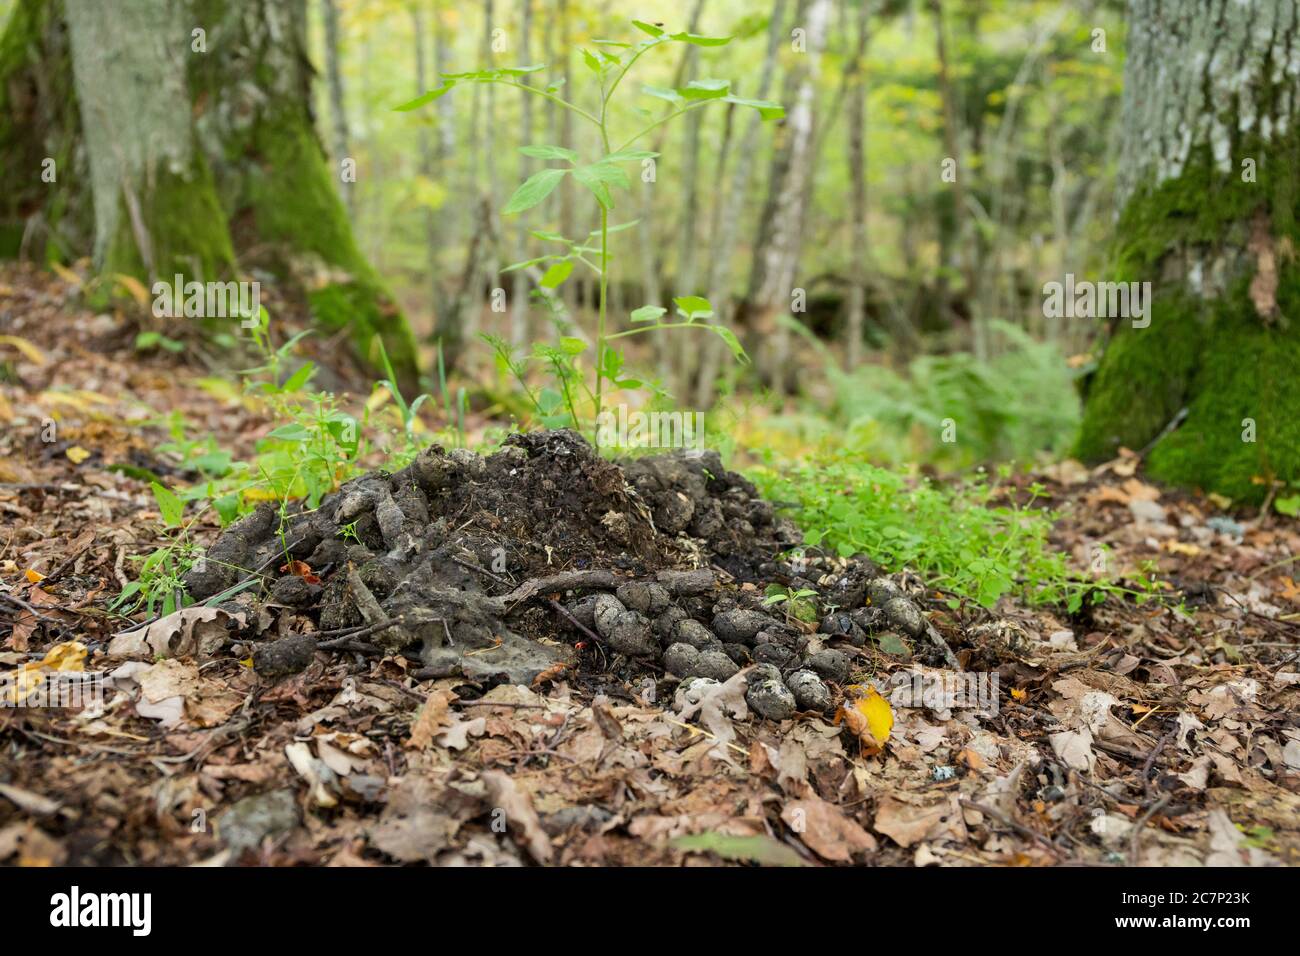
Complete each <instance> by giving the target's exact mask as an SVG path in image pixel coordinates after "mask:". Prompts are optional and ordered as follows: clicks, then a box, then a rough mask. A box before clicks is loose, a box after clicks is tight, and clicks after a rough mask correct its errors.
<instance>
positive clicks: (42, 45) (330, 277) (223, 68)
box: [0, 0, 417, 388]
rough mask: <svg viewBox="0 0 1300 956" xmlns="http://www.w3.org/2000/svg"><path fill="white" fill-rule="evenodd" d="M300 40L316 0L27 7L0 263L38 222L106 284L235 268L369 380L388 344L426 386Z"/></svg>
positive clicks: (21, 12) (11, 27) (10, 128)
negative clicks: (356, 208) (317, 329)
mask: <svg viewBox="0 0 1300 956" xmlns="http://www.w3.org/2000/svg"><path fill="white" fill-rule="evenodd" d="M305 29H306V8H305V4H304V3H303V0H284V2H276V0H191V2H176V0H131V2H129V3H121V4H116V3H105V2H103V0H19V3H18V4H17V6H16V8H15V11H14V14H13V16H12V18H11V20H10V23H9V24H8V27H7V29H6V31H5V34H4V38H3V40H0V106H3V107H5V108H4V109H2V110H0V156H2V157H3V162H4V164H5V168H4V169H3V170H2V172H3V173H4V174H5V181H6V184H8V183H10V182H13V183H16V184H18V187H19V188H17V189H15V190H14V191H13V192H12V193H8V194H6V196H5V197H4V199H3V201H0V254H3V253H9V254H17V253H18V252H19V251H20V250H19V246H20V245H21V244H22V237H23V235H24V233H26V234H28V236H29V237H30V233H31V232H32V231H33V230H32V228H31V217H32V216H33V215H34V214H35V215H39V216H40V217H41V220H42V223H43V225H44V226H45V228H44V229H43V230H42V231H43V232H44V233H47V234H49V235H51V236H55V237H57V238H58V239H59V242H58V243H57V250H56V253H51V252H49V251H47V253H46V257H47V258H54V257H55V256H56V254H57V257H61V258H71V257H73V256H75V255H84V254H88V253H93V254H94V256H95V262H96V265H97V267H98V268H99V270H100V271H101V272H103V273H114V272H120V273H126V274H130V275H134V276H137V277H139V278H142V279H147V280H150V281H152V280H154V279H163V280H170V279H171V277H172V276H173V275H174V274H176V273H180V274H181V275H183V276H184V277H185V279H186V280H187V281H188V280H191V279H193V280H198V281H214V280H219V279H226V278H230V277H231V276H232V275H233V274H234V273H235V272H236V268H237V265H236V261H237V258H238V266H240V267H243V268H244V269H249V268H252V267H255V266H260V267H263V268H267V269H269V270H270V271H272V272H274V273H275V274H277V275H280V276H282V277H284V278H286V279H288V280H291V282H292V283H293V284H295V285H296V286H298V287H300V288H301V289H302V291H303V292H304V294H305V297H306V299H307V301H308V303H309V304H310V306H311V309H312V312H313V316H314V318H315V320H316V322H317V323H318V324H319V325H321V326H323V327H324V328H325V329H327V330H331V331H334V330H339V331H341V330H346V334H347V335H348V337H349V338H350V339H351V341H352V343H353V345H354V347H355V349H356V351H357V353H358V354H359V355H360V356H361V357H362V358H363V359H364V360H366V361H367V362H368V363H369V364H370V365H371V366H372V367H374V368H379V367H380V363H379V359H378V347H377V345H376V343H377V342H378V341H382V342H383V343H384V345H385V347H386V349H387V352H388V355H389V358H390V359H391V361H392V363H393V366H394V368H395V370H396V372H397V374H398V377H399V380H400V382H401V384H402V386H403V387H404V388H411V387H413V386H414V385H415V383H416V380H417V363H416V350H415V342H414V338H413V337H412V335H411V332H410V329H409V327H408V325H407V323H406V319H405V318H404V316H403V315H402V313H401V311H400V309H398V307H397V306H396V304H395V303H394V301H393V300H392V297H391V296H390V295H389V294H388V292H387V290H386V289H385V288H384V286H383V283H382V282H381V280H380V279H379V277H378V275H377V274H376V273H375V271H374V269H373V268H372V267H371V266H370V264H369V263H368V262H367V261H366V259H365V257H364V256H363V255H362V254H361V252H360V250H359V249H358V248H357V246H356V242H355V240H354V238H353V235H352V229H351V226H350V224H349V222H348V218H347V214H346V210H345V209H344V206H343V203H342V202H341V201H340V198H339V191H338V188H337V187H338V183H339V182H340V177H339V174H338V172H337V171H335V170H332V169H331V167H330V164H329V163H328V161H327V159H326V157H325V153H324V150H323V149H322V148H321V144H320V141H319V140H318V139H317V137H316V132H315V128H314V124H313V118H312V115H311V107H310V104H311V66H310V63H309V61H308V59H307V55H306V43H305ZM74 79H75V83H74V82H73V80H74ZM46 156H53V157H55V159H56V162H57V163H58V169H59V175H58V180H57V183H56V184H47V183H43V182H42V181H41V178H40V174H41V168H42V167H41V163H42V161H43V159H44V157H46ZM65 164H66V165H65ZM9 167H14V168H13V169H12V170H11V169H10V168H9ZM11 174H12V176H11ZM83 209H84V210H92V209H93V212H85V211H81V210H83ZM69 212H77V213H79V214H78V215H76V216H69V215H68V213H69ZM65 221H66V222H67V223H68V225H67V227H66V228H64V229H63V230H56V229H54V228H52V225H57V224H61V223H63V222H65ZM74 227H80V228H79V229H78V228H74ZM92 232H93V236H92V235H91V233H92ZM65 234H66V236H65ZM29 245H30V243H29Z"/></svg>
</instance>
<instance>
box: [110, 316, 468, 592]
mask: <svg viewBox="0 0 1300 956" xmlns="http://www.w3.org/2000/svg"><path fill="white" fill-rule="evenodd" d="M306 334H309V333H307V332H303V333H299V334H297V335H294V336H292V337H291V338H289V339H288V340H287V341H285V342H284V343H283V344H281V345H278V346H277V345H275V344H274V343H273V342H272V341H271V336H270V320H269V317H268V315H267V313H266V310H265V309H263V310H262V311H261V314H260V316H259V319H258V322H257V324H256V325H255V326H254V327H253V328H251V329H250V330H249V335H250V344H251V347H252V349H253V351H254V352H255V353H256V354H257V355H258V356H259V358H260V361H259V364H257V365H256V366H254V367H252V368H248V369H245V370H243V371H242V372H241V373H240V376H241V378H242V380H243V394H244V397H245V399H246V400H249V401H252V402H253V403H255V405H256V406H257V407H259V408H260V409H261V410H262V411H263V412H264V413H265V415H266V417H268V418H269V419H270V420H271V422H272V423H274V427H273V428H271V430H270V431H268V432H267V433H266V434H265V435H264V436H263V437H261V438H259V439H258V440H257V442H256V444H255V446H254V450H253V454H252V455H251V456H250V457H249V458H248V459H247V460H238V459H236V458H235V457H234V456H233V455H232V454H231V452H230V451H229V450H227V449H223V448H221V447H219V445H218V443H217V442H216V440H215V439H214V438H213V437H211V436H207V437H204V438H191V437H190V436H189V427H188V423H187V422H186V420H185V418H184V417H183V416H182V415H181V414H180V413H179V412H173V413H172V414H171V415H169V416H167V417H166V418H164V419H161V420H156V421H155V422H154V424H159V425H162V426H163V427H165V428H166V430H167V432H168V435H169V440H168V441H165V442H163V443H162V444H160V445H159V446H158V451H159V453H160V454H162V455H165V456H167V457H168V458H170V459H171V461H173V462H174V463H175V464H176V465H177V466H178V467H180V468H182V469H185V470H188V471H191V472H193V473H195V475H196V476H197V480H194V481H192V482H190V483H189V484H188V485H187V486H185V487H181V488H176V489H171V488H168V487H166V486H165V485H163V484H162V482H161V479H158V476H156V475H153V474H151V473H149V474H145V473H142V474H137V475H136V477H142V478H146V479H150V480H151V481H152V488H153V494H154V498H155V501H156V502H157V505H158V511H159V514H160V515H161V517H162V520H163V525H164V528H165V529H166V530H165V543H164V544H163V545H162V546H161V547H159V548H156V549H154V550H153V551H152V552H150V553H149V554H147V555H144V556H141V557H139V558H138V559H136V560H138V561H139V562H140V567H139V570H138V573H137V578H136V580H135V581H133V582H131V583H129V584H128V585H127V586H126V587H125V588H124V589H123V590H122V592H121V593H120V594H119V595H118V597H117V599H116V600H115V601H114V603H113V609H114V610H118V611H122V612H127V613H129V612H131V611H134V610H138V609H140V608H144V609H145V610H147V611H148V612H149V613H151V614H153V613H162V614H168V613H171V612H172V611H174V610H177V609H179V608H180V607H182V606H183V605H184V603H185V601H186V599H185V598H184V595H183V590H182V587H181V580H182V578H183V576H184V574H185V572H186V571H187V570H189V568H190V567H192V566H193V564H194V562H195V561H196V560H199V559H201V558H202V550H201V549H200V548H199V547H198V546H197V545H196V544H195V543H194V542H193V541H192V539H191V537H190V533H189V529H190V528H191V527H192V526H193V525H194V523H195V522H197V521H199V520H200V519H201V518H202V517H203V516H204V515H205V514H206V513H208V510H209V509H212V510H213V511H215V512H216V513H217V515H218V517H219V518H220V520H221V523H222V524H229V523H230V522H231V521H233V520H235V519H236V518H238V517H240V516H242V515H244V514H247V513H248V512H250V511H252V510H253V509H254V508H255V507H257V506H258V505H259V504H261V503H263V502H271V503H273V504H274V505H275V506H276V508H277V509H278V510H279V513H280V516H281V528H282V529H283V527H284V525H285V519H287V517H288V516H289V514H290V513H291V512H292V511H296V510H299V509H300V508H302V507H305V508H307V509H313V508H316V507H318V506H319V505H320V502H321V499H323V498H324V497H325V495H327V494H328V493H330V492H331V491H333V490H334V489H335V488H337V487H338V486H339V485H340V484H341V483H342V482H344V481H347V480H348V479H349V478H352V477H355V476H356V475H359V474H361V473H362V472H363V471H364V468H363V465H362V459H363V458H365V457H366V456H367V455H368V454H369V453H370V451H371V442H370V440H369V438H368V437H367V436H368V434H369V433H371V432H373V431H374V428H373V427H372V423H371V420H370V413H369V410H368V409H367V411H366V412H365V413H363V416H362V417H361V418H360V419H358V418H357V417H356V416H353V415H352V414H350V413H348V412H347V411H345V410H343V409H342V408H340V407H339V403H338V401H337V399H336V398H335V397H334V396H333V395H332V394H330V393H328V392H323V391H312V390H310V389H309V385H310V383H311V380H312V378H313V376H314V374H315V366H314V365H313V364H312V363H311V362H301V363H300V364H296V365H295V363H296V362H297V360H296V359H294V357H293V350H294V347H295V346H296V345H297V343H298V342H299V341H301V339H302V337H303V336H304V335H306ZM380 358H381V361H382V364H383V367H384V369H385V372H386V374H387V376H388V377H387V378H386V379H382V380H380V381H379V382H376V383H375V389H376V390H378V389H380V388H383V389H386V390H387V392H388V393H389V396H391V400H392V403H393V407H394V410H395V412H396V414H397V419H398V422H399V424H400V428H397V429H392V430H391V434H390V436H389V441H388V443H387V449H386V453H385V455H384V467H387V468H389V469H390V470H395V469H397V468H400V467H402V466H403V465H405V464H406V463H407V462H409V461H410V460H411V459H412V458H413V457H414V456H415V455H416V454H418V453H419V451H420V449H421V448H422V447H423V441H422V439H421V437H420V434H419V428H418V418H417V412H418V411H419V408H420V406H421V405H422V404H423V403H424V402H425V401H427V400H429V398H430V396H428V395H421V396H419V397H418V398H416V399H415V400H414V401H411V402H409V403H408V402H407V401H406V399H405V397H404V396H403V395H402V392H401V389H400V388H398V386H397V384H396V382H397V376H396V375H395V374H394V372H393V367H392V365H391V363H390V362H389V358H388V355H387V353H386V352H385V351H384V348H383V345H382V343H380ZM461 401H462V403H463V398H462V399H461ZM462 407H463V406H462ZM462 420H463V419H462ZM462 435H463V432H462ZM137 471H139V469H137ZM187 511H188V515H187V514H186V512H187ZM286 560H288V558H287V551H286Z"/></svg>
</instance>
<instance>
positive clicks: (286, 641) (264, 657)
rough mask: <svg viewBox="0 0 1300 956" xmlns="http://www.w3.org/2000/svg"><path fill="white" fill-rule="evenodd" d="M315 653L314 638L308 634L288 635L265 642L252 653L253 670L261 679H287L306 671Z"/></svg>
mask: <svg viewBox="0 0 1300 956" xmlns="http://www.w3.org/2000/svg"><path fill="white" fill-rule="evenodd" d="M315 653H316V638H314V637H312V636H311V635H310V634H290V635H289V636H288V637H282V638H279V639H278V640H274V641H267V642H266V643H265V644H262V645H261V646H260V647H258V648H257V650H255V651H254V652H253V670H254V671H256V672H257V673H258V674H259V675H260V676H262V677H269V678H277V677H287V676H288V675H289V674H297V673H298V672H299V671H302V670H306V668H307V665H308V664H310V663H311V659H312V656H313V655H314V654H315Z"/></svg>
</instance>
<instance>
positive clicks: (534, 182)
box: [501, 169, 577, 215]
mask: <svg viewBox="0 0 1300 956" xmlns="http://www.w3.org/2000/svg"><path fill="white" fill-rule="evenodd" d="M566 172H567V170H563V169H542V170H538V171H537V172H535V173H533V175H531V176H529V177H528V178H527V179H525V180H524V181H523V182H522V183H520V185H519V188H518V189H516V190H515V191H514V195H512V196H511V197H510V201H509V202H507V203H506V206H505V208H504V209H503V210H501V211H502V213H503V214H505V215H511V214H512V213H517V212H523V211H524V210H525V209H532V208H533V207H534V206H536V205H537V204H538V203H539V202H541V201H542V200H543V199H545V198H546V197H547V196H549V195H550V194H551V192H552V191H553V190H554V189H555V187H556V186H558V185H559V184H560V180H561V179H563V178H564V174H565V173H566ZM574 174H575V175H577V172H576V170H575V173H574Z"/></svg>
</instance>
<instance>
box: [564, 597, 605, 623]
mask: <svg viewBox="0 0 1300 956" xmlns="http://www.w3.org/2000/svg"><path fill="white" fill-rule="evenodd" d="M599 598H600V595H599V594H588V595H586V596H584V597H580V598H578V599H577V600H576V601H570V602H569V603H568V604H566V605H565V608H566V609H567V610H568V612H569V613H570V614H572V615H573V617H574V619H575V620H576V621H577V622H578V623H579V624H581V625H582V626H583V627H585V628H586V629H587V630H589V631H594V630H595V629H596V601H597V600H598V599H599Z"/></svg>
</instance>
